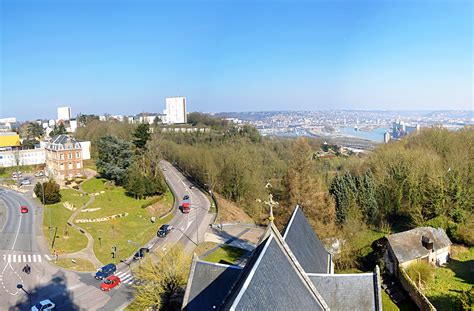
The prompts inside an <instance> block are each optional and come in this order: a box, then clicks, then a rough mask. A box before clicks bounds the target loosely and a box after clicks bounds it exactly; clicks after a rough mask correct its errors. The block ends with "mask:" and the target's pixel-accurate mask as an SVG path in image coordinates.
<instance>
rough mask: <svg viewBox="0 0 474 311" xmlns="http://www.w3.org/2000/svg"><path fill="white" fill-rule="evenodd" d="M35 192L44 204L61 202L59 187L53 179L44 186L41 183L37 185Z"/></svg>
mask: <svg viewBox="0 0 474 311" xmlns="http://www.w3.org/2000/svg"><path fill="white" fill-rule="evenodd" d="M43 190H44V193H43ZM34 192H35V195H36V197H37V198H38V199H39V200H40V201H41V203H43V204H55V203H58V202H60V201H61V193H60V188H59V185H58V184H57V183H56V182H55V181H54V180H52V179H50V180H48V181H47V182H44V183H42V184H41V183H39V182H38V183H36V186H35V189H34Z"/></svg>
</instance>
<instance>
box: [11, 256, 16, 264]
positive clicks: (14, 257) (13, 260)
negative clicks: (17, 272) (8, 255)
mask: <svg viewBox="0 0 474 311" xmlns="http://www.w3.org/2000/svg"><path fill="white" fill-rule="evenodd" d="M12 262H16V255H15V254H13V255H12Z"/></svg>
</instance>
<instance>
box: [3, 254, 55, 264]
mask: <svg viewBox="0 0 474 311" xmlns="http://www.w3.org/2000/svg"><path fill="white" fill-rule="evenodd" d="M43 257H44V258H45V259H48V257H47V255H44V256H43V255H40V254H3V255H2V261H4V262H10V263H34V262H37V263H41V262H43Z"/></svg>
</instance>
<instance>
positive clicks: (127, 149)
mask: <svg viewBox="0 0 474 311" xmlns="http://www.w3.org/2000/svg"><path fill="white" fill-rule="evenodd" d="M97 148H98V159H97V161H96V165H97V170H98V172H99V173H100V174H101V176H102V177H104V178H106V179H109V180H114V181H115V183H116V184H118V185H121V184H123V182H124V181H125V177H126V173H127V169H128V167H129V166H130V164H131V162H132V151H131V145H130V143H128V142H126V141H124V140H121V139H119V138H117V137H114V136H110V135H106V136H103V137H102V138H100V139H99V141H98V143H97Z"/></svg>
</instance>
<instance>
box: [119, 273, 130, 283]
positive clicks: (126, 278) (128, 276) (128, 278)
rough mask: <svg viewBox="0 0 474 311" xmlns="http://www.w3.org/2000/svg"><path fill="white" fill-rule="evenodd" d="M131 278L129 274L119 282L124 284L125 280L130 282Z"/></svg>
mask: <svg viewBox="0 0 474 311" xmlns="http://www.w3.org/2000/svg"><path fill="white" fill-rule="evenodd" d="M131 278H132V276H131V275H130V274H127V275H126V276H125V277H124V278H123V279H122V280H121V281H122V282H123V283H126V282H127V280H130V279H131Z"/></svg>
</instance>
